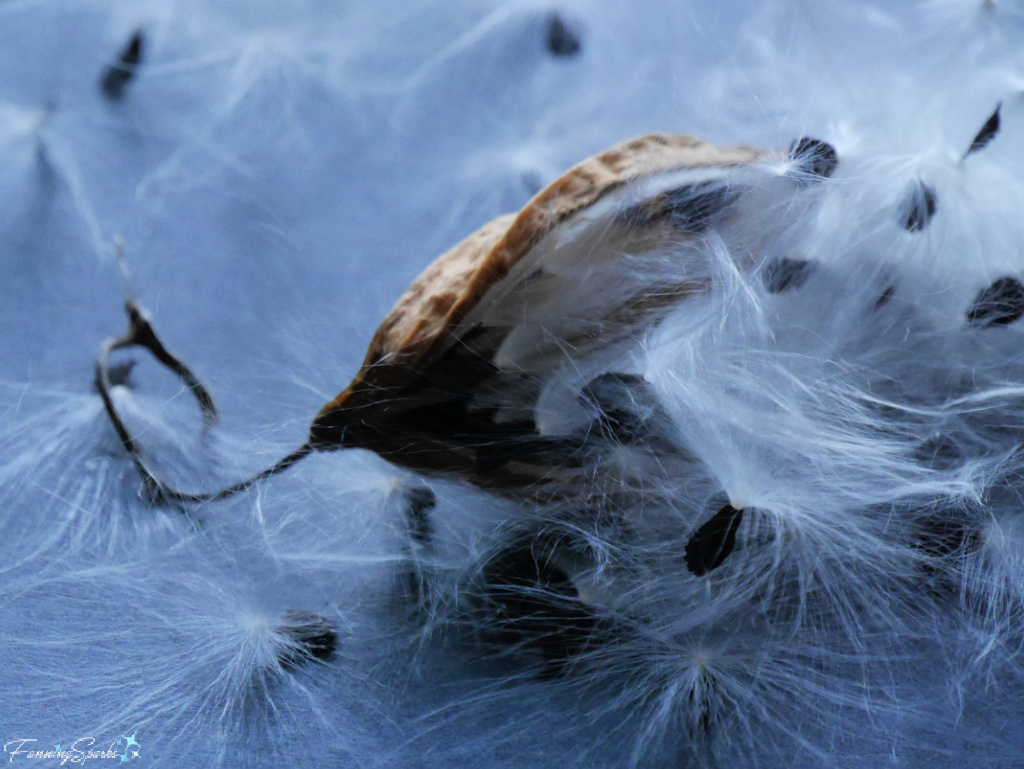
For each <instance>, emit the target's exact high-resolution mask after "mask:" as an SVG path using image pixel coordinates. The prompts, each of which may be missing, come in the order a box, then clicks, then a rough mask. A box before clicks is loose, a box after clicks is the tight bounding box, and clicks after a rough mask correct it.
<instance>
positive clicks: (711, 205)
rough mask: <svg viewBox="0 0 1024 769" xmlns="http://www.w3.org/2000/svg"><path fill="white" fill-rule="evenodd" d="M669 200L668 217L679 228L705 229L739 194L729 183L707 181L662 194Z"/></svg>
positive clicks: (699, 230) (690, 229)
mask: <svg viewBox="0 0 1024 769" xmlns="http://www.w3.org/2000/svg"><path fill="white" fill-rule="evenodd" d="M662 194H663V196H664V197H665V199H666V200H667V202H668V207H669V208H668V216H669V217H670V218H671V219H672V226H673V227H675V228H676V229H679V230H689V231H690V232H703V231H704V230H706V229H707V228H708V227H709V226H710V224H711V220H712V219H714V217H715V216H717V215H718V214H720V213H721V212H722V211H724V210H725V209H726V208H728V207H729V206H730V205H732V204H733V203H734V202H736V199H737V198H738V197H739V193H738V192H736V191H734V190H730V189H729V185H728V184H722V183H716V182H705V183H703V184H692V185H689V186H687V187H680V188H678V189H675V190H669V191H668V192H665V193H662Z"/></svg>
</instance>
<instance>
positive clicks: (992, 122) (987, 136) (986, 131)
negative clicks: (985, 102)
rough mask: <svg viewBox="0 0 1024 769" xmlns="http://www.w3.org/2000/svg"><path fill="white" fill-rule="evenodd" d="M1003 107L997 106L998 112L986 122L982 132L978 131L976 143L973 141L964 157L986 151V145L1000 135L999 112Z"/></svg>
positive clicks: (975, 138)
mask: <svg viewBox="0 0 1024 769" xmlns="http://www.w3.org/2000/svg"><path fill="white" fill-rule="evenodd" d="M1002 106H1003V105H1002V103H1000V104H997V105H996V111H995V112H993V113H992V115H991V116H990V117H989V119H988V120H986V121H985V125H983V126H982V127H981V130H980V131H978V135H977V136H975V137H974V141H972V142H971V146H970V147H968V148H967V152H965V153H964V157H967V156H968V155H970V154H971V153H974V152H978V151H979V150H983V149H985V147H986V145H988V143H989V142H990V141H992V140H993V139H994V138H995V136H996V134H997V133H999V110H1000V109H1001V108H1002Z"/></svg>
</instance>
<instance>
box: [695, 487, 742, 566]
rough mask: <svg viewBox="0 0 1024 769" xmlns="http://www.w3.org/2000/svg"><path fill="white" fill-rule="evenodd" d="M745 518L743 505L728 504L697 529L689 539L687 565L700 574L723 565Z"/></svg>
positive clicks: (733, 546)
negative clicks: (738, 506) (736, 506)
mask: <svg viewBox="0 0 1024 769" xmlns="http://www.w3.org/2000/svg"><path fill="white" fill-rule="evenodd" d="M742 522H743V508H739V509H737V508H735V507H733V506H732V505H726V506H725V507H723V508H722V509H721V510H719V511H718V512H717V513H715V515H713V516H712V517H711V519H710V520H709V521H708V522H707V523H705V524H704V525H703V526H701V527H700V528H699V529H697V532H696V533H695V534H694V535H693V536H692V537H690V541H689V542H687V543H686V549H685V556H686V566H687V568H689V570H690V571H691V572H692V573H693V574H696V575H697V576H698V577H703V576H704V575H705V574H707V573H708V572H709V571H714V570H715V569H717V568H718V567H719V566H721V565H722V564H723V563H724V562H725V559H726V558H728V557H729V554H730V553H731V552H732V551H733V548H735V547H736V532H737V530H738V529H739V527H740V524H741V523H742Z"/></svg>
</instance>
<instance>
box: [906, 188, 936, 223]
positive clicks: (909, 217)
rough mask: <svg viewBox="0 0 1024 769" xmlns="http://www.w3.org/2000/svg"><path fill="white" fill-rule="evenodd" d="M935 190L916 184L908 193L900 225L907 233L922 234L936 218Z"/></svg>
mask: <svg viewBox="0 0 1024 769" xmlns="http://www.w3.org/2000/svg"><path fill="white" fill-rule="evenodd" d="M935 209H936V200H935V190H933V189H932V188H931V187H929V186H928V185H927V184H925V183H924V182H921V181H919V182H916V183H915V184H914V186H913V187H912V188H911V189H910V192H908V193H907V196H906V198H905V199H904V201H903V206H902V210H901V212H900V223H901V224H902V225H903V229H905V230H907V232H920V231H921V230H923V229H924V228H925V227H927V226H928V225H929V224H930V223H931V220H932V217H933V216H935Z"/></svg>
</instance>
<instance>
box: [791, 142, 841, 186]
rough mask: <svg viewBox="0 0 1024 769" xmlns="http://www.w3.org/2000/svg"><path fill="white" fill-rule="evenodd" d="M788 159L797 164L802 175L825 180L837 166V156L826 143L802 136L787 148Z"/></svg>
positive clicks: (833, 149)
mask: <svg viewBox="0 0 1024 769" xmlns="http://www.w3.org/2000/svg"><path fill="white" fill-rule="evenodd" d="M789 157H790V158H791V159H793V160H796V161H797V162H798V165H799V168H800V171H801V172H803V173H804V174H809V175H812V176H818V177H821V178H822V179H827V178H828V177H830V176H831V175H832V174H833V172H835V170H836V166H838V165H839V155H838V153H837V152H836V149H835V147H833V146H832V145H831V144H829V143H828V142H823V141H822V140H821V139H811V138H809V137H807V136H804V137H802V138H800V139H797V140H796V141H795V142H793V143H792V144H791V145H790V147H789Z"/></svg>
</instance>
